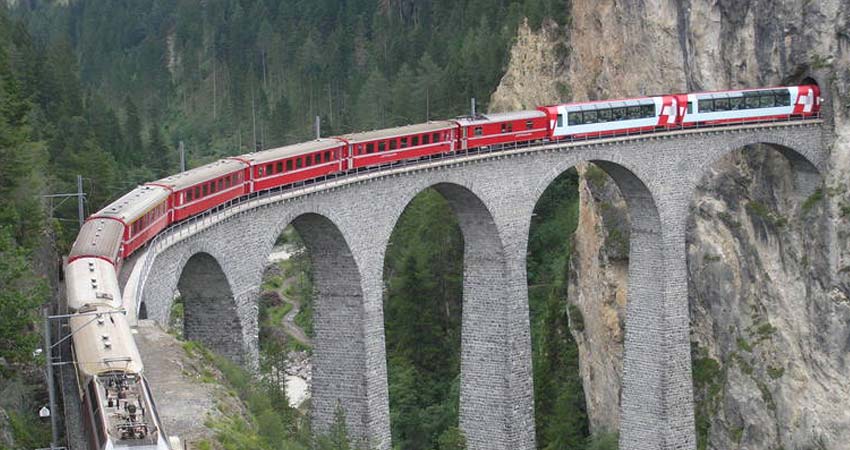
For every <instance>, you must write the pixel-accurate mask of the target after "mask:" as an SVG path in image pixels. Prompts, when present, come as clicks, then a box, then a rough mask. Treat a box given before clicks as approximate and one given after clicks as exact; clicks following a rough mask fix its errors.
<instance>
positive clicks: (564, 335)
mask: <svg viewBox="0 0 850 450" xmlns="http://www.w3.org/2000/svg"><path fill="white" fill-rule="evenodd" d="M4 5H5V4H4ZM525 18H527V19H528V20H529V23H530V24H531V26H532V27H539V26H541V24H542V23H543V22H544V21H545V20H554V21H556V22H559V23H565V22H566V21H567V20H568V16H567V2H565V1H562V0H491V1H486V0H423V1H413V0H346V1H339V0H286V1H280V2H278V1H263V0H210V1H206V2H202V3H200V4H199V3H198V2H194V1H189V0H179V1H171V2H167V1H162V0H139V1H132V2H111V1H106V0H80V1H71V2H56V3H53V2H20V3H18V4H17V6H16V7H13V8H8V7H6V6H0V161H1V162H0V164H2V170H0V317H3V320H2V321H0V358H2V359H0V392H5V391H4V389H6V388H8V387H9V386H13V385H16V383H20V380H22V379H29V380H33V379H34V380H38V379H39V377H40V376H41V375H40V369H39V367H40V366H39V364H43V359H42V360H40V359H39V357H38V356H33V355H34V353H33V350H34V349H35V348H36V347H37V345H38V343H39V342H40V339H41V337H40V335H39V332H38V330H40V329H41V328H40V327H41V325H40V323H39V317H40V311H39V307H40V306H41V305H43V304H45V303H48V302H49V301H50V299H51V295H52V292H53V290H54V289H55V286H56V284H57V275H56V273H57V270H56V269H57V267H58V264H59V263H58V261H59V260H60V258H61V255H63V254H66V253H67V249H68V247H69V245H70V243H71V242H72V241H73V238H74V236H75V235H76V231H77V222H76V205H75V204H72V202H70V201H69V202H64V203H61V202H48V201H47V200H44V199H43V198H42V196H44V195H46V194H51V193H65V192H74V191H76V184H75V183H76V176H77V175H81V176H82V177H83V180H84V191H85V192H86V204H85V209H86V212H87V213H92V212H94V211H97V210H98V209H99V208H101V207H102V206H104V205H105V204H107V203H108V202H109V201H111V200H113V199H115V198H117V196H119V195H120V194H121V193H123V192H126V191H127V190H129V189H130V188H132V187H133V186H134V185H136V184H138V183H141V182H145V181H150V180H153V179H156V178H158V177H161V176H164V175H166V174H169V173H173V172H176V171H178V170H179V168H178V157H177V151H176V148H177V145H178V142H181V141H182V142H184V144H185V146H186V148H187V151H188V161H187V162H188V166H189V167H195V166H197V165H199V164H202V163H204V162H207V161H211V160H214V159H216V158H219V157H221V156H223V155H233V154H239V153H245V152H249V151H253V150H256V149H265V148H271V147H274V146H279V145H282V144H286V143H292V142H298V141H302V140H306V139H309V138H311V137H312V135H313V130H312V124H313V121H314V118H315V116H320V117H321V123H322V134H323V135H333V134H338V133H343V132H347V131H353V130H366V129H373V128H380V127H387V126H393V125H399V124H406V123H415V122H421V121H425V120H429V119H438V118H449V117H453V116H456V115H458V114H463V113H465V112H467V110H468V105H469V99H470V98H472V97H475V98H476V99H477V100H478V104H479V105H480V109H481V110H486V106H487V103H488V99H489V97H490V95H491V93H492V92H493V91H494V90H495V88H496V86H497V84H498V83H499V80H500V79H501V77H502V76H503V74H504V70H505V66H506V63H507V57H508V51H509V49H510V45H511V43H512V42H513V39H514V36H515V34H516V27H517V25H518V24H519V23H520V21H521V20H524V19H525ZM565 51H566V49H565ZM577 186H578V177H577V175H576V174H575V173H573V172H571V173H567V174H564V175H563V176H562V177H560V178H559V179H558V181H557V182H556V183H554V184H553V185H552V186H551V187H550V189H549V190H548V191H547V192H546V194H545V195H544V197H543V199H542V200H541V201H540V204H539V205H538V206H537V211H536V215H535V217H534V219H533V224H532V230H531V235H530V244H529V260H528V272H529V276H528V282H529V300H530V309H531V324H532V338H533V351H534V360H533V361H534V367H533V370H534V380H535V393H534V394H535V415H536V423H537V441H538V447H539V448H541V449H550V450H554V449H586V448H587V449H604V448H616V440H615V438H612V437H611V436H610V435H607V434H606V435H604V436H597V437H593V436H590V430H589V425H588V421H587V417H586V413H585V411H584V409H585V406H584V395H583V391H582V386H581V378H580V377H579V374H578V351H577V349H576V345H575V342H574V341H573V337H572V334H571V332H570V329H569V326H570V325H569V323H568V320H567V308H568V306H567V305H568V300H567V298H566V280H567V278H568V277H567V270H568V267H569V255H570V251H571V235H572V233H573V230H574V229H575V226H576V222H577V216H578V192H577ZM393 242H395V243H396V245H394V246H393V247H392V249H391V250H390V251H389V252H388V254H387V258H386V268H385V273H386V276H385V284H386V292H387V294H386V297H385V321H386V341H387V357H388V371H389V378H390V409H391V424H392V425H391V426H392V434H393V442H394V446H395V447H396V448H399V449H414V450H416V449H443V450H448V449H457V448H463V447H464V442H463V441H464V440H463V436H462V433H461V432H460V430H458V428H457V420H458V418H457V414H458V401H459V398H458V380H459V371H460V363H459V361H460V325H461V320H460V318H461V310H462V295H461V291H462V267H463V259H462V258H463V237H462V235H461V233H460V230H459V228H458V226H457V223H456V221H455V219H454V216H453V213H452V211H451V210H450V208H449V207H448V204H447V203H446V201H445V199H443V198H442V197H441V196H440V195H439V194H438V193H436V192H435V191H426V192H424V193H422V194H421V195H420V196H418V197H417V199H416V200H415V201H414V202H413V203H412V204H411V205H410V206H409V207H408V210H407V211H406V212H405V214H404V215H403V217H402V219H401V221H400V223H399V224H398V226H397V228H396V230H395V235H394V237H393ZM51 287H53V288H54V289H51ZM414 317H415V318H416V319H417V320H416V321H413V320H411V318H414ZM226 372H227V373H229V374H230V375H231V376H230V377H229V378H231V379H232V380H234V382H235V383H236V384H234V386H236V387H235V388H234V389H236V390H237V391H240V392H241V391H242V390H244V393H245V395H246V398H253V399H254V400H253V401H254V402H259V400H258V397H263V396H267V394H268V395H271V394H269V393H268V392H265V391H257V389H265V387H262V386H261V387H257V386H252V385H251V383H246V382H245V381H244V377H245V375H244V374H240V373H239V371H238V368H229V369H227V371H226ZM28 375H29V376H28ZM32 375H35V376H32ZM33 383H35V384H33ZM30 384H31V385H30V386H29V387H26V388H21V389H19V391H26V392H27V393H28V394H27V395H21V396H19V397H20V398H21V399H22V400H21V401H17V402H15V403H14V404H12V403H10V402H8V401H6V400H5V399H0V408H2V410H6V411H9V414H8V415H9V417H10V419H11V421H10V423H11V424H12V425H13V426H12V427H11V431H12V435H13V437H14V442H15V446H14V448H35V447H38V446H44V445H45V442H44V436H46V435H47V433H45V430H44V424H43V423H38V422H36V421H34V420H32V419H28V418H27V417H26V414H25V413H24V411H28V410H29V408H30V407H31V406H32V405H34V404H43V400H44V397H45V395H46V394H45V393H44V389H43V387H40V386H39V385H38V382H32V381H30ZM27 399H28V400H27ZM249 403H250V402H249ZM249 406H252V405H250V404H249ZM255 406H256V409H254V408H250V409H251V411H252V413H253V414H254V417H253V423H252V424H250V426H249V427H248V428H252V429H259V430H260V432H259V435H258V436H259V437H257V436H255V437H254V438H251V440H250V442H251V444H250V445H249V447H251V448H263V449H265V448H268V449H273V448H274V449H276V448H306V447H305V446H306V445H307V444H305V439H306V438H305V437H304V433H303V429H302V428H300V425H299V424H300V423H301V421H300V420H296V419H295V418H294V416H293V413H292V411H288V410H286V408H283V410H279V411H278V410H274V409H273V408H270V407H268V405H266V404H265V403H262V402H259V403H257V404H256V405H255ZM263 424H265V426H264V425H263ZM270 427H271V428H270ZM275 430H277V431H275ZM280 430H284V432H283V435H281V431H280ZM230 431H231V432H233V430H230ZM231 434H233V435H236V433H231ZM344 436H345V430H344V427H343V429H335V431H334V433H332V435H331V436H330V437H328V438H327V440H326V441H325V442H323V443H322V444H321V445H323V446H325V447H322V448H347V444H345V443H344V440H345V439H344ZM612 439H613V441H612ZM245 442H248V441H243V442H241V443H240V442H236V443H234V442H230V443H228V442H226V440H225V439H224V438H222V442H220V443H219V444H220V445H222V446H224V447H225V448H245V446H246V445H248V444H245ZM2 447H3V444H2V442H0V448H2Z"/></svg>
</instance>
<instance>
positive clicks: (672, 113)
mask: <svg viewBox="0 0 850 450" xmlns="http://www.w3.org/2000/svg"><path fill="white" fill-rule="evenodd" d="M657 104H658V103H656V105H657ZM677 106H678V102H677V101H676V97H674V96H672V95H665V96H663V97H661V111H660V112H659V113H658V124H657V126H658V127H668V126H670V125H672V124H675V123H676V112H677V108H676V107H677Z"/></svg>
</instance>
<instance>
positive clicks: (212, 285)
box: [177, 252, 247, 364]
mask: <svg viewBox="0 0 850 450" xmlns="http://www.w3.org/2000/svg"><path fill="white" fill-rule="evenodd" d="M179 273H180V276H179V279H178V281H177V289H178V290H179V291H180V296H181V297H182V299H183V308H184V309H183V310H184V317H183V323H184V325H183V327H184V328H183V330H184V336H185V337H186V339H187V340H193V341H198V342H200V343H201V344H204V345H205V346H206V347H208V348H210V349H211V350H213V351H214V352H216V353H218V354H220V355H222V356H225V357H227V358H229V359H230V360H232V361H233V362H235V363H237V364H243V363H246V362H247V360H246V358H247V357H246V355H244V352H243V342H242V334H243V333H242V323H241V320H240V317H239V314H238V313H237V306H236V302H235V299H234V295H233V291H232V289H231V287H230V286H231V285H230V281H229V280H228V278H227V276H226V275H225V273H224V271H223V270H222V267H221V265H220V264H219V262H218V260H216V258H214V257H213V256H212V255H211V254H209V253H207V252H197V253H194V254H192V255H191V256H189V257H188V259H187V260H186V262H185V264H184V265H183V268H182V270H181V271H180V272H179Z"/></svg>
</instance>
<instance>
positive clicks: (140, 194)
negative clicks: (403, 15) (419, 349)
mask: <svg viewBox="0 0 850 450" xmlns="http://www.w3.org/2000/svg"><path fill="white" fill-rule="evenodd" d="M821 102H822V99H821V98H820V90H819V89H818V87H817V86H815V85H802V86H789V87H781V88H766V89H745V90H737V91H722V92H704V93H695V94H673V95H663V96H655V97H645V98H634V99H624V100H604V101H593V102H584V103H570V104H560V105H552V106H543V107H539V108H538V109H537V110H533V111H517V112H509V113H500V114H488V115H478V116H475V117H460V118H457V119H454V120H447V121H434V122H428V123H423V124H417V125H408V126H404V127H397V128H390V129H385V130H375V131H367V132H361V133H351V134H346V135H343V136H338V137H333V138H328V139H318V140H315V141H311V142H304V143H301V144H295V145H289V146H286V147H280V148H275V149H271V150H266V151H261V152H256V153H249V154H246V155H241V156H237V157H232V158H226V159H222V160H220V161H217V162H214V163H211V164H207V165H205V166H201V167H198V168H195V169H192V170H188V171H186V172H183V173H179V174H177V175H172V176H170V177H167V178H164V179H162V180H157V181H154V182H151V183H148V184H146V185H144V186H140V187H138V188H136V189H134V190H133V191H131V192H130V193H128V194H127V195H125V196H123V197H121V198H120V199H119V200H117V201H116V202H114V203H112V204H110V205H109V206H107V207H106V208H104V209H102V210H101V211H99V212H97V213H96V214H94V215H92V216H91V217H89V219H88V220H87V221H86V223H85V225H84V226H83V228H82V230H81V231H80V234H79V236H78V237H77V240H76V242H75V243H74V246H73V248H72V250H71V254H70V257H69V259H70V261H74V260H76V259H79V258H85V257H93V258H100V259H103V260H106V261H109V262H111V263H112V264H115V265H117V264H119V263H120V262H121V260H123V259H124V258H126V257H128V256H129V255H130V254H132V253H133V252H135V251H136V250H137V249H139V247H141V246H143V245H145V244H146V243H147V242H148V241H149V240H150V239H151V238H152V237H153V236H155V235H156V234H157V233H159V232H160V231H161V230H162V229H164V228H165V227H166V226H168V225H170V224H172V223H176V222H179V221H181V220H184V219H186V218H188V217H191V216H193V215H196V214H199V213H201V212H203V211H207V210H209V209H211V208H215V207H217V206H219V205H222V204H223V203H225V202H227V201H229V200H233V199H236V198H239V197H242V196H244V195H248V194H252V193H255V192H261V191H265V190H268V189H271V188H275V187H279V186H286V185H289V184H293V183H297V182H303V181H308V180H312V179H316V178H319V177H323V176H327V175H331V174H340V173H346V172H348V171H350V170H353V169H359V168H363V167H374V166H382V165H386V164H390V163H395V162H398V161H402V160H411V159H418V158H422V157H430V156H434V155H449V154H453V153H456V152H466V151H470V150H473V151H474V150H479V149H484V148H489V149H499V148H501V147H503V146H505V145H517V144H525V143H529V142H549V141H558V140H563V139H588V138H599V137H605V136H612V135H621V134H629V133H634V132H655V131H665V130H668V129H674V128H686V127H696V126H705V125H713V126H719V125H725V124H737V123H746V122H754V121H764V120H784V119H789V120H790V119H792V118H801V117H810V116H815V115H817V114H818V113H819V111H820V106H821Z"/></svg>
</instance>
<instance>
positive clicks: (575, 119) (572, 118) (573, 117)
mask: <svg viewBox="0 0 850 450" xmlns="http://www.w3.org/2000/svg"><path fill="white" fill-rule="evenodd" d="M562 117H564V116H562V115H560V114H558V126H561V125H560V121H561V118H562ZM567 123H569V124H570V125H581V124H582V123H584V122H583V121H582V120H581V113H580V112H571V113H569V114H568V115H567Z"/></svg>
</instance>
